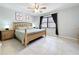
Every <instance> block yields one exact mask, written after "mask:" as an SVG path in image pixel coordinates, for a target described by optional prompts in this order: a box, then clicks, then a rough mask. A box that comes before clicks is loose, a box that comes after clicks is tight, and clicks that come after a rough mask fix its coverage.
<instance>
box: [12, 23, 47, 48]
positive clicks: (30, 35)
mask: <svg viewBox="0 0 79 59" xmlns="http://www.w3.org/2000/svg"><path fill="white" fill-rule="evenodd" d="M18 27H27V28H31V27H32V23H27V22H14V23H13V28H14V30H16V29H17V28H18ZM43 35H45V36H46V30H44V31H41V32H37V33H27V30H25V38H24V39H23V41H22V44H24V45H25V46H27V44H28V43H29V42H30V41H32V40H35V39H37V38H39V37H41V36H43Z"/></svg>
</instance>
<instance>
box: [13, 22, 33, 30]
mask: <svg viewBox="0 0 79 59" xmlns="http://www.w3.org/2000/svg"><path fill="white" fill-rule="evenodd" d="M19 27H26V28H32V23H28V22H13V28H14V29H17V28H19Z"/></svg>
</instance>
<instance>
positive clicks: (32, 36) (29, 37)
mask: <svg viewBox="0 0 79 59" xmlns="http://www.w3.org/2000/svg"><path fill="white" fill-rule="evenodd" d="M43 35H45V36H46V30H45V31H41V32H37V33H26V34H25V40H24V41H25V43H24V45H25V46H27V44H28V43H29V42H30V41H32V40H35V39H36V38H39V37H41V36H43Z"/></svg>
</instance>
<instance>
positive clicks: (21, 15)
mask: <svg viewBox="0 0 79 59" xmlns="http://www.w3.org/2000/svg"><path fill="white" fill-rule="evenodd" d="M15 20H18V21H22V20H23V13H21V12H15Z"/></svg>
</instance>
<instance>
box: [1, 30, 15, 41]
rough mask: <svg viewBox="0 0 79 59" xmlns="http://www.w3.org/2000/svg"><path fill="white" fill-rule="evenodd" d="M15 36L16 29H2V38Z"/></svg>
mask: <svg viewBox="0 0 79 59" xmlns="http://www.w3.org/2000/svg"><path fill="white" fill-rule="evenodd" d="M13 37H14V30H2V31H0V40H8V39H11V38H13Z"/></svg>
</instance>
